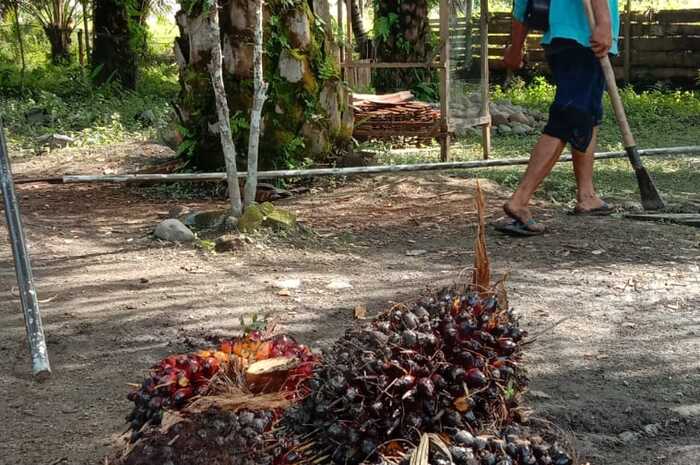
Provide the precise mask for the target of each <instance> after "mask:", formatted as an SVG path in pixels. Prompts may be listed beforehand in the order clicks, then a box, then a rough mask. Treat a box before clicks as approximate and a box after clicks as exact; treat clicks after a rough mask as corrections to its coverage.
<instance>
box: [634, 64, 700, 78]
mask: <svg viewBox="0 0 700 465" xmlns="http://www.w3.org/2000/svg"><path fill="white" fill-rule="evenodd" d="M697 77H698V70H697V69H693V68H661V67H653V68H646V67H633V68H632V79H642V80H659V81H662V80H665V79H686V80H695V79H697Z"/></svg>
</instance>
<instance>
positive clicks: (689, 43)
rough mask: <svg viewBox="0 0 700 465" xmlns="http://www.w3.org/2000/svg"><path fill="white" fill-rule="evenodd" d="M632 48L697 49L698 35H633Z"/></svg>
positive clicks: (640, 49)
mask: <svg viewBox="0 0 700 465" xmlns="http://www.w3.org/2000/svg"><path fill="white" fill-rule="evenodd" d="M622 43H623V44H624V40H623V41H622ZM632 49H633V50H636V51H640V52H671V51H676V50H694V51H698V50H700V37H635V38H634V41H633V45H632Z"/></svg>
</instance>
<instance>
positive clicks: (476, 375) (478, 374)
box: [465, 368, 488, 388]
mask: <svg viewBox="0 0 700 465" xmlns="http://www.w3.org/2000/svg"><path fill="white" fill-rule="evenodd" d="M465 381H466V382H467V386H468V387H470V388H480V387H484V386H485V385H486V383H488V379H487V378H486V375H484V373H482V371H481V370H479V369H478V368H472V369H471V370H469V371H468V372H467V376H466V378H465Z"/></svg>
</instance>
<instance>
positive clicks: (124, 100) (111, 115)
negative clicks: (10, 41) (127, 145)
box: [0, 64, 178, 155]
mask: <svg viewBox="0 0 700 465" xmlns="http://www.w3.org/2000/svg"><path fill="white" fill-rule="evenodd" d="M86 73H87V71H85V70H81V69H80V68H79V67H78V66H71V67H53V66H50V65H46V66H43V67H36V68H33V69H31V70H29V71H28V72H27V74H26V76H25V79H24V82H23V83H22V82H21V81H20V77H19V73H18V72H17V69H16V67H13V66H11V65H5V66H0V116H2V119H3V124H4V126H5V128H6V130H7V133H8V139H9V144H10V150H11V151H12V152H13V154H15V155H17V154H27V153H33V152H34V151H36V149H37V148H38V146H37V139H38V138H39V137H40V136H42V135H44V134H51V133H60V134H66V135H68V136H71V137H73V138H74V139H75V140H76V143H75V145H76V146H92V145H101V144H107V143H114V142H121V141H125V140H131V139H142V140H143V139H148V138H153V137H154V136H155V135H156V133H157V131H158V130H159V129H160V128H161V127H163V126H165V125H166V124H167V121H168V120H169V118H170V112H171V110H170V107H169V104H168V100H169V99H172V98H173V97H174V96H175V95H176V93H177V90H178V84H177V80H176V71H175V68H174V65H168V64H161V65H154V66H150V67H145V68H142V69H141V70H140V75H139V83H138V87H137V89H136V90H135V91H128V90H124V89H122V88H120V87H119V86H117V85H113V84H112V85H105V86H102V87H93V85H92V84H91V82H90V79H89V77H88V76H87V75H86ZM34 108H42V109H45V110H46V111H47V112H48V114H49V115H50V121H49V122H48V123H46V124H41V125H37V124H29V123H28V122H27V120H26V117H25V115H26V114H27V112H28V111H29V110H31V109H34ZM146 110H150V111H151V112H152V113H153V116H154V117H155V121H153V122H152V123H148V122H144V121H142V120H141V119H140V118H139V115H140V114H141V113H143V112H144V111H146Z"/></svg>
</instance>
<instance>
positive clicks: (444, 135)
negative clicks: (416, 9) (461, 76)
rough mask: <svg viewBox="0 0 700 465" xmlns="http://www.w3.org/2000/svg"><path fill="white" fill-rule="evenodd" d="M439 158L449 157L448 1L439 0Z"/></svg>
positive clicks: (443, 159) (444, 159) (445, 158)
mask: <svg viewBox="0 0 700 465" xmlns="http://www.w3.org/2000/svg"><path fill="white" fill-rule="evenodd" d="M440 44H441V45H442V49H441V50H440V67H441V70H440V160H441V161H447V160H448V159H449V157H450V131H449V128H450V121H449V117H450V95H449V92H450V2H449V0H440Z"/></svg>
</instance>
